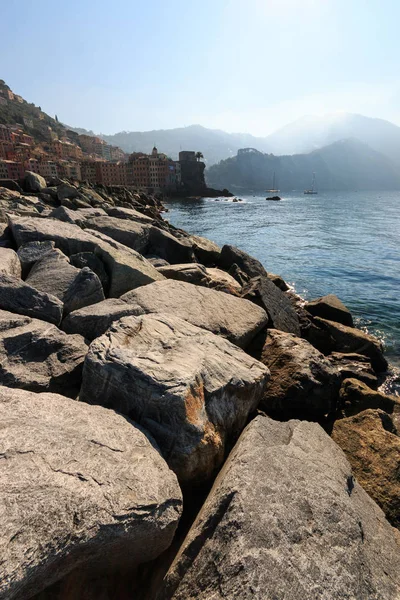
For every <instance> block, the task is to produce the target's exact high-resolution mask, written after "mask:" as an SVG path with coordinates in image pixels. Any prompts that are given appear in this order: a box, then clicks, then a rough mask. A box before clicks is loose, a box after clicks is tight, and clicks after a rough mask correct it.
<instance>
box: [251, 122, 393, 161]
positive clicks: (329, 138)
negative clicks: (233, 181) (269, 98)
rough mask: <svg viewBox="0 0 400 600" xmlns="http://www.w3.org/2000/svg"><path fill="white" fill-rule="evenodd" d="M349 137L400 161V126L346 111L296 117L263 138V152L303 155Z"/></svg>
mask: <svg viewBox="0 0 400 600" xmlns="http://www.w3.org/2000/svg"><path fill="white" fill-rule="evenodd" d="M348 138H354V139H358V140H359V141H360V142H363V143H364V144H368V146H370V147H371V148H372V149H373V150H376V151H377V152H381V153H382V154H384V155H385V156H387V157H389V158H390V159H391V160H393V161H394V162H396V163H398V164H400V127H397V125H394V124H393V123H390V122H389V121H384V120H383V119H372V118H370V117H364V116H362V115H354V114H348V113H336V114H332V115H325V116H323V117H317V116H306V117H303V118H301V119H298V120H297V121H294V122H293V123H290V124H288V125H285V127H282V128H281V129H279V130H278V131H275V132H274V133H272V134H271V135H269V136H268V137H267V138H264V144H265V145H264V148H263V151H264V152H273V153H274V154H303V153H307V152H311V151H312V150H316V149H318V148H322V147H323V146H327V145H328V144H332V143H334V142H337V141H339V140H344V139H348ZM255 147H256V148H257V146H255ZM257 149H259V148H257Z"/></svg>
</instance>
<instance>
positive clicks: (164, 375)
mask: <svg viewBox="0 0 400 600" xmlns="http://www.w3.org/2000/svg"><path fill="white" fill-rule="evenodd" d="M148 287H149V286H148ZM268 375H269V373H268V369H266V368H265V367H264V366H263V365H262V364H261V363H259V362H258V361H256V360H254V359H252V358H251V357H249V356H247V355H246V354H245V353H244V352H243V351H242V350H240V349H239V348H237V347H236V346H234V345H233V344H231V343H230V342H228V341H227V340H224V339H222V338H219V337H217V336H215V335H214V334H212V333H209V332H207V331H204V330H202V329H199V328H198V327H195V326H193V325H190V324H189V323H187V322H186V321H183V320H182V319H179V318H177V317H174V316H171V315H167V316H165V315H161V314H160V315H142V316H139V317H124V318H123V319H121V320H120V321H118V322H116V323H113V324H112V325H111V327H110V329H109V330H108V331H107V332H106V333H105V335H103V336H101V337H100V338H97V339H96V340H95V341H94V342H92V344H91V345H90V349H89V352H88V355H87V357H86V360H85V366H84V374H83V381H82V388H81V392H80V399H81V400H83V401H85V402H89V403H98V404H102V405H103V406H106V407H108V408H113V409H114V410H116V411H117V412H121V413H123V414H125V415H127V416H129V417H130V418H131V419H133V420H135V421H136V422H137V423H139V424H140V425H142V426H143V427H144V428H145V429H146V430H148V431H150V433H151V434H152V435H153V436H154V438H155V440H156V441H157V443H158V444H159V446H160V448H161V451H162V453H163V455H164V457H165V459H166V461H167V462H168V464H169V466H170V467H171V469H173V471H175V473H176V474H177V475H178V479H179V480H180V481H181V482H184V483H193V482H196V483H197V482H202V481H204V480H208V479H209V478H210V477H211V476H212V475H213V474H214V473H215V471H216V469H218V467H219V466H220V465H221V463H222V461H223V458H224V453H225V449H226V446H227V443H229V441H231V440H232V438H233V437H235V436H237V435H238V434H239V433H240V431H241V429H242V428H243V427H244V426H245V424H246V420H247V417H248V415H249V413H250V412H251V411H253V410H254V409H255V408H256V407H257V405H258V402H259V401H260V399H261V397H262V394H263V391H264V388H265V384H266V382H267V380H268Z"/></svg>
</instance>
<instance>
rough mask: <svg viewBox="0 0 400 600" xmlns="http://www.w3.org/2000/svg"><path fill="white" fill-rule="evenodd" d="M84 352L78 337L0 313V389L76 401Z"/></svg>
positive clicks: (84, 348)
mask: <svg viewBox="0 0 400 600" xmlns="http://www.w3.org/2000/svg"><path fill="white" fill-rule="evenodd" d="M86 352H87V345H86V343H85V341H84V339H83V337H81V336H80V335H67V334H66V333H64V332H63V331H60V330H59V329H58V328H57V327H56V326H55V325H50V324H49V323H45V322H44V321H39V320H38V319H31V318H30V317H23V316H19V315H15V314H13V313H11V312H8V311H4V310H0V386H1V385H4V386H7V387H11V388H23V389H25V390H30V391H33V392H56V393H62V394H64V395H65V396H70V397H72V398H75V397H76V395H77V393H78V391H79V387H80V384H81V379H82V367H83V361H84V359H85V355H86Z"/></svg>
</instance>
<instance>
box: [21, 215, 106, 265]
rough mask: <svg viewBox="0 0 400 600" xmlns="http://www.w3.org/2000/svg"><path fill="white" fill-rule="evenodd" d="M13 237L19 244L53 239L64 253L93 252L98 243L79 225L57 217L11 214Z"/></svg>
mask: <svg viewBox="0 0 400 600" xmlns="http://www.w3.org/2000/svg"><path fill="white" fill-rule="evenodd" d="M9 225H10V227H11V231H12V234H13V237H14V239H15V241H16V243H17V245H18V247H19V246H22V245H23V244H26V243H28V242H43V241H46V240H50V241H53V242H54V243H55V245H56V247H57V248H59V249H60V250H61V251H62V252H63V253H64V254H66V255H67V256H69V255H70V254H76V253H78V252H92V251H93V248H94V247H95V245H96V240H94V239H93V236H91V235H89V234H88V233H86V232H85V231H82V229H81V228H80V227H78V226H77V225H73V224H72V223H63V222H62V221H58V220H57V219H50V218H46V219H41V218H39V217H19V216H15V215H11V216H9Z"/></svg>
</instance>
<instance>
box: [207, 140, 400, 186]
mask: <svg viewBox="0 0 400 600" xmlns="http://www.w3.org/2000/svg"><path fill="white" fill-rule="evenodd" d="M274 172H275V173H276V177H277V182H278V185H279V188H280V189H281V190H283V191H285V190H286V191H289V190H293V189H297V190H303V189H305V188H307V187H309V186H310V182H311V174H312V173H313V172H315V173H316V174H317V182H318V186H319V189H321V190H323V189H325V190H355V189H357V190H373V189H380V190H384V189H386V190H390V189H400V171H399V169H398V168H397V167H396V166H395V165H394V163H392V162H391V161H390V160H389V159H388V158H387V157H386V156H384V155H383V154H381V153H379V152H376V151H375V150H372V149H371V148H370V147H369V146H367V145H366V144H363V143H361V142H359V141H358V140H355V139H349V140H341V141H339V142H335V143H333V144H330V145H329V146H326V147H324V148H321V149H319V150H314V151H313V152H310V153H308V154H295V155H293V156H275V155H273V154H263V153H262V152H259V151H258V150H256V149H253V148H247V149H243V150H240V151H239V152H238V154H237V156H235V157H233V158H229V159H227V160H224V161H221V162H220V163H219V164H217V165H213V166H212V167H210V168H209V169H208V170H207V172H206V179H207V183H208V184H209V185H211V186H213V187H228V188H229V189H232V190H254V191H264V190H266V189H268V188H269V187H270V186H271V182H272V176H273V173H274Z"/></svg>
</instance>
